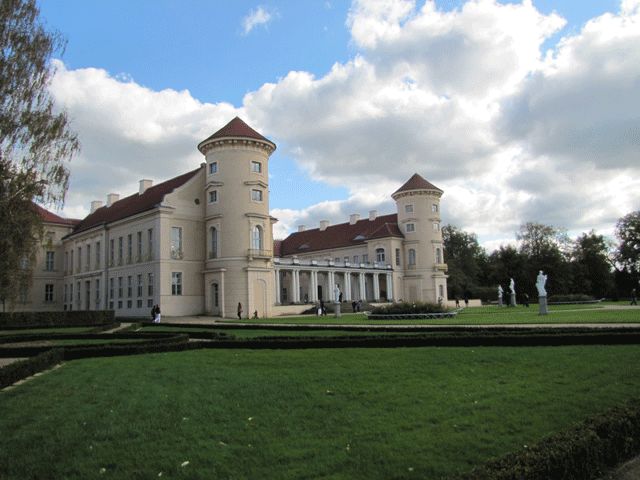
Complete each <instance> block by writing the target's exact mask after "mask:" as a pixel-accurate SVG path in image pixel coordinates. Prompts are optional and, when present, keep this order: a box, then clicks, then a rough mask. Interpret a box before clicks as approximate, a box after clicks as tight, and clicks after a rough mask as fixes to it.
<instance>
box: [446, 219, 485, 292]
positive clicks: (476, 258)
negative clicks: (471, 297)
mask: <svg viewBox="0 0 640 480" xmlns="http://www.w3.org/2000/svg"><path fill="white" fill-rule="evenodd" d="M442 240H443V244H444V253H445V261H446V262H447V266H448V273H449V279H448V280H447V289H448V290H449V295H448V296H449V298H454V297H456V296H457V297H461V296H463V295H464V294H465V293H470V294H473V290H474V288H475V287H476V286H477V285H479V277H480V274H481V272H482V268H483V267H484V264H485V263H486V260H487V254H486V252H485V251H484V249H483V248H482V247H481V246H480V245H479V244H478V238H477V237H476V235H475V234H474V233H467V232H464V231H462V230H460V229H458V228H456V227H454V226H452V225H445V226H444V227H442Z"/></svg>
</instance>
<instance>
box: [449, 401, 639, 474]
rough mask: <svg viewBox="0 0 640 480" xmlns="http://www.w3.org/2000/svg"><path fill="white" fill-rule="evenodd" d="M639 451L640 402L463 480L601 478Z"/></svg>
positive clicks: (556, 436)
mask: <svg viewBox="0 0 640 480" xmlns="http://www.w3.org/2000/svg"><path fill="white" fill-rule="evenodd" d="M639 451H640V400H637V399H636V400H633V401H631V402H629V403H627V404H626V405H624V406H621V407H616V408H613V409H611V410H609V411H607V412H604V413H601V414H599V415H596V416H593V417H590V418H588V419H587V420H586V421H584V422H582V423H580V424H578V425H576V426H574V427H572V428H569V429H567V430H565V431H563V432H560V433H558V434H556V435H553V436H551V437H548V438H545V439H543V440H541V441H540V442H537V443H536V444H534V445H530V446H529V447H527V448H526V449H525V450H521V451H519V452H515V453H511V454H508V455H506V456H504V457H502V458H499V459H497V460H493V461H490V462H488V463H487V464H485V465H483V466H482V467H479V468H476V469H474V470H473V471H471V472H470V473H468V474H465V475H460V476H459V477H458V478H459V479H467V480H507V479H509V480H510V479H518V480H543V479H545V480H546V479H550V478H562V479H566V480H574V479H575V480H578V479H580V480H588V479H596V478H600V477H601V476H602V474H603V473H604V472H606V471H607V470H610V469H611V468H612V467H614V466H616V465H618V464H620V463H622V462H624V461H626V460H628V459H629V458H631V457H633V456H634V455H637V454H638V452H639Z"/></svg>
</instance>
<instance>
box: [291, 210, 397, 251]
mask: <svg viewBox="0 0 640 480" xmlns="http://www.w3.org/2000/svg"><path fill="white" fill-rule="evenodd" d="M386 237H400V238H402V237H403V235H402V232H401V231H400V228H398V215H397V214H396V213H393V214H390V215H382V216H380V217H377V218H376V219H375V220H369V219H368V218H367V219H364V220H359V221H357V222H356V223H354V224H353V225H351V224H350V223H340V224H338V225H332V226H330V227H327V228H326V230H324V231H320V229H318V228H314V229H311V230H305V231H303V232H295V233H292V234H291V235H289V236H288V237H287V238H285V239H284V240H282V244H281V245H280V254H281V256H283V257H284V256H288V255H299V254H303V253H309V252H315V251H319V250H329V249H333V248H342V247H351V246H357V245H364V243H365V242H366V241H367V240H373V239H376V238H386Z"/></svg>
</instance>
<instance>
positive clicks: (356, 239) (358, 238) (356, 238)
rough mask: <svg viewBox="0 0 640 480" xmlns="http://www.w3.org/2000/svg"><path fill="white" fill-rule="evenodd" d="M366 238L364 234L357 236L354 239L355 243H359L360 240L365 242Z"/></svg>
mask: <svg viewBox="0 0 640 480" xmlns="http://www.w3.org/2000/svg"><path fill="white" fill-rule="evenodd" d="M365 238H366V237H365V236H364V235H362V234H359V235H356V236H355V237H353V240H354V241H359V240H364V239H365Z"/></svg>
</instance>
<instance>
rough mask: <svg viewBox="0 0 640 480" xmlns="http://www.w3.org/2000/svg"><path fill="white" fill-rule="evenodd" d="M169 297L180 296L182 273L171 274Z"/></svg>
mask: <svg viewBox="0 0 640 480" xmlns="http://www.w3.org/2000/svg"><path fill="white" fill-rule="evenodd" d="M171 295H182V272H171Z"/></svg>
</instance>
